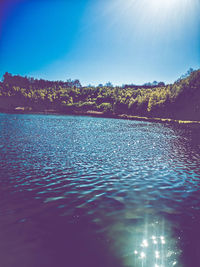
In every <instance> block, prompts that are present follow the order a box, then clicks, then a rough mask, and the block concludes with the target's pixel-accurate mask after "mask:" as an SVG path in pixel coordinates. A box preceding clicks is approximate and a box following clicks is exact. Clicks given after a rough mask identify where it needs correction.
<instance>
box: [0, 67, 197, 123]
mask: <svg viewBox="0 0 200 267" xmlns="http://www.w3.org/2000/svg"><path fill="white" fill-rule="evenodd" d="M184 77H185V76H184ZM154 84H155V86H153V85H152V84H151V86H149V87H148V86H147V85H146V84H145V85H144V86H136V85H130V87H129V86H128V85H124V86H122V87H118V86H113V85H112V84H111V83H107V86H103V85H102V84H100V85H99V86H97V87H94V86H89V87H82V86H81V84H80V82H79V80H74V81H72V80H70V79H69V80H67V81H66V82H62V81H46V80H42V79H40V80H37V79H33V78H27V77H22V76H19V75H14V76H12V75H11V74H9V73H5V74H4V76H3V82H1V83H0V98H3V97H4V98H5V97H7V98H11V97H12V99H15V100H16V105H12V108H13V109H14V108H16V107H17V106H18V105H19V103H23V104H24V103H26V105H27V106H29V107H31V108H32V110H33V111H38V110H42V111H43V110H46V109H54V110H56V111H62V112H65V113H76V112H79V113H81V112H87V111H91V110H93V111H100V112H103V113H106V114H128V115H137V116H149V117H153V116H154V117H155V116H157V117H163V118H176V119H184V118H185V119H196V120H197V119H198V120H200V70H197V71H191V72H190V74H189V75H187V76H186V77H185V78H183V79H179V80H177V81H176V82H175V83H174V84H172V85H164V83H162V82H160V83H157V82H154ZM8 106H9V105H8ZM0 109H2V108H1V105H0ZM4 109H5V105H4ZM8 109H10V106H9V107H8Z"/></svg>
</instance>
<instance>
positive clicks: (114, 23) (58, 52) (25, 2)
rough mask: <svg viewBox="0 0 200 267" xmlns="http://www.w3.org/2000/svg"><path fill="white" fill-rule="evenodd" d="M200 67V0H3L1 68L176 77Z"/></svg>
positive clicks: (48, 74)
mask: <svg viewBox="0 0 200 267" xmlns="http://www.w3.org/2000/svg"><path fill="white" fill-rule="evenodd" d="M190 67H192V68H194V69H198V68H200V0H0V76H1V77H2V75H3V74H4V73H5V72H6V71H8V72H10V73H12V74H20V75H27V76H33V77H35V78H44V79H50V80H66V79H68V78H72V79H76V78H77V79H79V80H80V81H81V83H82V84H83V85H87V84H92V85H97V84H99V83H103V84H104V83H106V82H108V81H110V82H112V83H113V84H115V85H121V84H124V83H135V84H143V83H144V82H152V81H154V80H157V81H164V82H166V83H171V82H173V81H174V80H176V79H177V78H178V77H180V76H181V75H182V74H184V73H185V72H186V71H187V70H188V69H189V68H190Z"/></svg>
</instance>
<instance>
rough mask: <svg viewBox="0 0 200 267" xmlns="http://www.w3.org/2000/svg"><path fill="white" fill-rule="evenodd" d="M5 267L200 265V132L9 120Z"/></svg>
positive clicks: (1, 177) (0, 166) (4, 169)
mask: <svg viewBox="0 0 200 267" xmlns="http://www.w3.org/2000/svg"><path fill="white" fill-rule="evenodd" d="M0 138H1V139H0V151H1V153H0V266H2V267H131V266H132V267H138V266H140V267H161V266H162V267H171V266H177V267H198V266H200V129H197V128H196V129H195V128H193V129H192V128H190V127H188V126H178V125H177V126H174V125H167V124H160V123H150V122H140V121H129V120H117V119H105V118H92V117H81V116H80V117H79V116H56V115H13V114H12V115H8V114H0Z"/></svg>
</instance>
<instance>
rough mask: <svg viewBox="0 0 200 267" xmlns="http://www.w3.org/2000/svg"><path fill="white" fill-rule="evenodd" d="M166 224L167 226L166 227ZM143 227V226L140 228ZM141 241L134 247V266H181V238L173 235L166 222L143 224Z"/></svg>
mask: <svg viewBox="0 0 200 267" xmlns="http://www.w3.org/2000/svg"><path fill="white" fill-rule="evenodd" d="M164 226H165V227H164ZM140 229H141V228H140ZM143 229H144V233H143V237H142V236H141V239H140V240H141V241H140V242H138V241H139V239H137V240H138V241H137V244H135V248H133V254H134V258H135V259H134V263H135V264H134V266H142V267H171V266H179V267H180V266H181V264H180V262H179V256H180V254H181V250H180V249H179V240H180V239H179V238H177V240H176V239H175V238H174V237H173V235H172V233H171V230H170V226H169V225H166V222H165V223H164V222H162V223H160V222H158V221H156V223H152V224H148V223H146V224H145V225H144V226H143Z"/></svg>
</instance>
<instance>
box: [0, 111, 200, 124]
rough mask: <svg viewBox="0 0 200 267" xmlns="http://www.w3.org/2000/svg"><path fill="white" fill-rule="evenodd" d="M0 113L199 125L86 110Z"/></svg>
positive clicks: (196, 122) (167, 119)
mask: <svg viewBox="0 0 200 267" xmlns="http://www.w3.org/2000/svg"><path fill="white" fill-rule="evenodd" d="M0 113H6V114H35V115H37V114H38V115H66V116H88V117H99V118H111V119H124V120H137V121H147V122H159V123H169V124H182V125H183V124H184V125H199V126H200V121H192V120H177V119H169V118H157V117H144V116H136V115H128V114H106V113H103V112H100V111H94V110H88V111H86V112H71V113H66V112H59V111H56V110H44V111H28V110H12V111H11V110H0Z"/></svg>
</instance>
